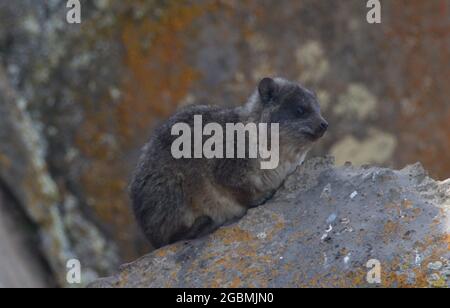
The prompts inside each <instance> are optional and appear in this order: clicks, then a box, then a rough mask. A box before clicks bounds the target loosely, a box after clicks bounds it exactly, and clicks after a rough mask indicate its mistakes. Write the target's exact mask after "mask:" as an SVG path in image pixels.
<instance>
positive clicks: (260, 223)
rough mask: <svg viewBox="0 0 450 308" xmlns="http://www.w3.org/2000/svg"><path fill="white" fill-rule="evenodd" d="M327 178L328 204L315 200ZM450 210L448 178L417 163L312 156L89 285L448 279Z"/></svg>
mask: <svg viewBox="0 0 450 308" xmlns="http://www.w3.org/2000/svg"><path fill="white" fill-rule="evenodd" d="M375 174H377V175H382V174H384V175H386V174H389V177H380V176H376V177H373V176H372V175H375ZM431 184H432V185H431ZM330 186H331V187H333V189H332V190H329V191H330V194H331V195H332V199H331V200H332V204H330V201H329V200H330V199H328V198H326V199H325V200H324V198H321V193H322V192H323V191H324V188H326V187H330ZM425 188H426V189H425ZM356 190H357V191H358V192H359V196H358V198H354V199H353V200H351V199H350V198H349V195H351V194H352V192H354V191H356ZM391 191H396V192H398V193H391ZM380 192H382V194H380ZM430 196H434V197H433V198H430ZM449 211H450V189H449V185H448V182H436V181H434V180H432V179H430V178H428V177H427V176H426V173H425V171H424V170H423V168H422V167H421V166H420V165H413V166H409V167H406V168H405V169H403V170H400V171H394V170H389V169H381V168H378V167H365V168H357V167H352V166H349V165H347V166H343V167H335V166H334V165H333V163H332V160H331V159H322V158H316V159H311V160H308V161H306V162H305V164H304V165H303V166H302V167H300V168H298V170H297V171H296V172H295V173H294V174H293V175H291V176H290V177H289V178H288V179H287V180H286V182H285V185H284V187H282V188H281V189H280V191H279V192H278V193H277V194H276V195H275V196H274V198H273V199H272V200H270V201H269V202H267V203H266V204H265V205H263V206H260V207H258V208H255V209H251V210H249V212H248V213H247V215H246V216H244V217H243V218H242V219H241V220H240V221H239V222H237V223H235V224H233V225H229V226H225V227H222V228H220V229H219V230H217V231H216V232H215V233H213V234H211V235H209V236H206V237H204V238H200V239H196V240H193V241H189V242H179V243H176V244H174V245H171V246H167V247H163V248H161V249H159V250H156V251H154V252H152V253H150V254H149V255H146V256H144V257H142V258H141V259H139V260H137V261H135V262H133V263H130V264H127V265H124V266H123V267H122V268H121V269H120V271H119V273H118V274H117V275H115V276H113V277H109V278H105V279H102V280H99V281H97V282H94V283H93V284H91V287H449V286H450V280H449V277H448V272H447V271H448V266H449V265H450V262H449V260H450V259H449V258H450V229H449V228H450V225H449V223H448V222H449V219H450V215H449V214H450V212H449ZM262 234H264V236H261V235H262ZM324 234H325V235H326V237H325V238H323V235H324ZM369 260H371V264H373V260H378V261H379V264H380V266H381V283H380V284H370V283H369V282H368V281H367V280H366V276H367V274H368V272H369V271H370V270H371V268H372V267H371V268H367V267H366V265H367V264H368V261H369ZM429 264H432V265H431V266H430V265H429Z"/></svg>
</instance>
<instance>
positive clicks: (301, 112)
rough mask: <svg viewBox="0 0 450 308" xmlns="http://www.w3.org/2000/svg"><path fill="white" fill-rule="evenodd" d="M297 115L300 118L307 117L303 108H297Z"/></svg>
mask: <svg viewBox="0 0 450 308" xmlns="http://www.w3.org/2000/svg"><path fill="white" fill-rule="evenodd" d="M296 113H297V115H298V116H303V115H305V109H304V108H303V107H297V109H296Z"/></svg>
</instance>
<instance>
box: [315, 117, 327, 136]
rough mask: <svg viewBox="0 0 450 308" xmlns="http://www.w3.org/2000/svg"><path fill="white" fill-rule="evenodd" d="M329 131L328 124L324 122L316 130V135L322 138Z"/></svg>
mask: <svg viewBox="0 0 450 308" xmlns="http://www.w3.org/2000/svg"><path fill="white" fill-rule="evenodd" d="M327 130H328V122H327V121H325V120H322V121H321V122H320V124H319V125H318V126H317V128H316V131H315V134H316V136H317V137H322V136H323V135H324V134H325V132H326V131H327Z"/></svg>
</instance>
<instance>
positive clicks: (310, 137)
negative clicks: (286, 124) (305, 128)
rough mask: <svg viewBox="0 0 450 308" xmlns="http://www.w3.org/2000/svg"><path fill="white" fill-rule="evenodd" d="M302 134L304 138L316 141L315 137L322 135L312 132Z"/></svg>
mask: <svg viewBox="0 0 450 308" xmlns="http://www.w3.org/2000/svg"><path fill="white" fill-rule="evenodd" d="M303 136H305V138H306V139H307V140H309V141H316V140H317V139H319V138H320V137H322V136H323V134H314V133H311V132H303Z"/></svg>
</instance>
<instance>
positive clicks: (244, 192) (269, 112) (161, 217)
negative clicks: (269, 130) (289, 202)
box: [130, 78, 328, 247]
mask: <svg viewBox="0 0 450 308" xmlns="http://www.w3.org/2000/svg"><path fill="white" fill-rule="evenodd" d="M299 110H300V111H299ZM302 111H304V113H303V115H302ZM194 115H202V116H203V125H206V124H207V123H209V122H216V123H219V124H221V125H222V127H223V128H224V129H225V124H226V123H238V122H241V123H244V124H245V123H248V122H255V123H260V122H264V123H279V125H280V163H279V166H278V167H277V168H276V169H274V170H261V169H260V164H259V160H258V159H226V158H225V159H206V158H202V159H185V158H181V159H174V158H173V157H172V154H171V145H172V142H173V141H174V140H175V139H176V138H177V136H172V135H171V128H172V126H173V125H174V124H175V123H180V122H184V123H188V124H189V125H190V126H191V127H193V118H194ZM321 125H322V127H321ZM327 126H328V124H327V123H326V121H325V120H324V119H323V118H322V116H321V114H320V108H319V105H318V102H317V99H316V97H315V94H313V93H312V92H310V91H308V90H306V89H304V88H302V87H301V86H299V85H297V84H296V83H293V82H289V81H287V80H284V79H279V78H275V79H270V78H265V79H263V80H262V81H261V83H260V84H259V86H258V89H257V90H256V91H255V93H254V94H253V95H252V96H251V98H250V99H249V101H248V102H247V104H246V105H244V106H242V107H238V108H233V109H231V108H229V109H227V108H219V107H212V106H190V107H187V108H184V109H182V110H180V111H179V112H177V113H176V114H175V115H174V116H172V117H171V118H170V119H168V120H167V121H166V122H165V123H164V124H163V125H162V126H161V127H159V128H158V129H156V131H155V132H154V134H153V136H152V138H151V139H150V141H149V143H148V144H147V145H146V146H145V147H144V150H143V154H142V156H141V158H140V161H139V163H138V166H137V168H136V170H135V173H134V176H133V179H132V182H131V185H130V196H131V199H132V204H133V210H134V213H135V216H136V219H137V221H138V223H139V225H140V226H141V228H142V230H143V232H144V234H145V235H146V237H147V238H148V240H149V241H150V242H151V244H152V245H153V246H154V247H161V246H164V245H167V244H170V243H173V242H176V241H178V240H185V239H192V238H196V237H199V236H203V235H205V234H208V233H210V232H212V231H214V230H215V229H216V228H218V227H219V226H221V225H223V224H225V223H228V222H231V221H234V220H236V219H239V218H240V217H242V216H243V215H244V214H245V213H246V211H247V209H248V208H250V207H253V206H258V205H260V204H262V203H264V202H265V201H266V200H267V199H269V198H270V197H271V196H272V195H273V193H274V192H275V191H276V190H277V189H278V188H279V187H280V186H281V185H282V183H283V181H284V179H285V178H286V177H287V176H288V175H289V174H290V173H292V172H293V171H294V170H295V168H296V167H297V166H298V165H299V164H301V163H302V161H303V159H304V158H305V156H306V153H307V152H308V150H309V149H310V147H311V146H312V144H313V143H314V141H316V140H317V139H319V138H320V137H321V136H322V135H323V134H324V133H325V130H326V128H327ZM204 139H205V138H204Z"/></svg>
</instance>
